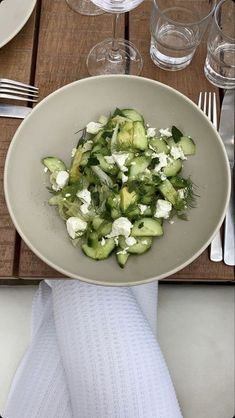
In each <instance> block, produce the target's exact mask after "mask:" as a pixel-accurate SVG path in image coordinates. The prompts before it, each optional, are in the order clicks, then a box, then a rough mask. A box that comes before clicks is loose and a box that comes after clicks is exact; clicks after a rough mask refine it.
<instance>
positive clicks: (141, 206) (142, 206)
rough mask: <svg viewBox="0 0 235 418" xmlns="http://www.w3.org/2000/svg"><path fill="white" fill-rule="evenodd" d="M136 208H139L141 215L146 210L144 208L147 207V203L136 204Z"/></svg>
mask: <svg viewBox="0 0 235 418" xmlns="http://www.w3.org/2000/svg"><path fill="white" fill-rule="evenodd" d="M138 208H139V210H140V213H141V215H143V213H144V212H145V211H146V209H147V208H148V206H147V205H142V204H141V203H139V204H138Z"/></svg>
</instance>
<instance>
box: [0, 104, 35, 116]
mask: <svg viewBox="0 0 235 418" xmlns="http://www.w3.org/2000/svg"><path fill="white" fill-rule="evenodd" d="M31 111H32V109H31V107H27V106H15V105H11V104H5V103H0V117H1V116H2V117H4V118H17V119H24V118H25V117H26V116H27V115H28V114H29V113H30V112H31Z"/></svg>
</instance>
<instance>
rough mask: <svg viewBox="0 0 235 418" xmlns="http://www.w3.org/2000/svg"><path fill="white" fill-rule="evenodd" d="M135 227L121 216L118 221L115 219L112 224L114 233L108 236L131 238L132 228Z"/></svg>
mask: <svg viewBox="0 0 235 418" xmlns="http://www.w3.org/2000/svg"><path fill="white" fill-rule="evenodd" d="M132 227H133V225H132V223H131V222H130V221H129V219H128V218H125V217H123V216H121V217H120V218H118V219H115V221H113V224H112V231H111V233H110V234H109V235H108V238H111V237H117V236H118V235H124V237H126V238H127V237H129V235H130V233H131V228H132Z"/></svg>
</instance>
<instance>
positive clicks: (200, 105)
mask: <svg viewBox="0 0 235 418" xmlns="http://www.w3.org/2000/svg"><path fill="white" fill-rule="evenodd" d="M197 105H198V107H199V108H200V109H201V108H202V92H200V94H199V98H198V104H197Z"/></svg>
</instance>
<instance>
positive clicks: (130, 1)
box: [87, 0, 143, 75]
mask: <svg viewBox="0 0 235 418" xmlns="http://www.w3.org/2000/svg"><path fill="white" fill-rule="evenodd" d="M142 1H143V0H92V3H94V4H95V5H96V6H98V7H99V8H100V9H102V10H104V11H105V12H110V13H113V37H112V38H111V39H105V40H104V41H102V42H100V43H98V44H97V45H95V46H94V47H93V48H92V49H91V51H90V53H89V55H88V57H87V68H88V71H89V74H90V75H101V74H133V75H138V74H139V73H140V72H141V70H142V67H143V60H142V57H141V55H140V53H139V51H138V49H137V48H136V46H135V45H134V44H133V43H132V42H130V41H128V40H126V39H121V38H117V36H116V34H117V24H118V19H119V17H120V14H121V13H125V12H128V11H129V10H132V9H134V8H135V7H137V6H139V4H140V3H142Z"/></svg>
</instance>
